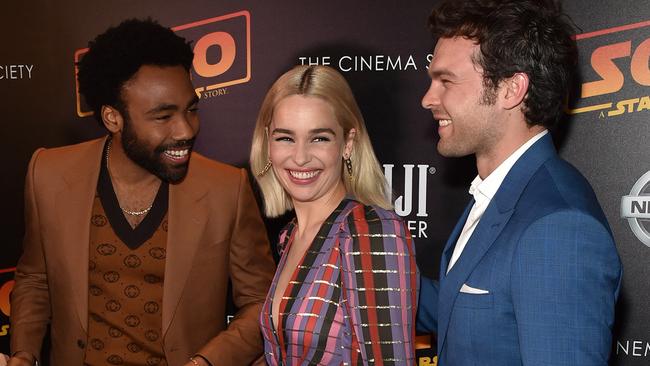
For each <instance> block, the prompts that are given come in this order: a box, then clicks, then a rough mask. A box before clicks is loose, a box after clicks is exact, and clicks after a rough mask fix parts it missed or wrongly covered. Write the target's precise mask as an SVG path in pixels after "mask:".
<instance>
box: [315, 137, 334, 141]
mask: <svg viewBox="0 0 650 366" xmlns="http://www.w3.org/2000/svg"><path fill="white" fill-rule="evenodd" d="M327 141H330V139H329V137H326V136H316V137H314V142H327Z"/></svg>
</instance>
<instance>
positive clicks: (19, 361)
mask: <svg viewBox="0 0 650 366" xmlns="http://www.w3.org/2000/svg"><path fill="white" fill-rule="evenodd" d="M7 361H9V362H8V363H5V362H7ZM34 361H36V360H35V359H34V356H32V355H31V354H29V353H27V352H22V351H21V352H16V354H15V355H14V356H13V357H11V358H8V357H7V356H6V355H4V354H3V355H2V356H0V366H4V365H7V366H32V365H34V364H35V363H36V362H34Z"/></svg>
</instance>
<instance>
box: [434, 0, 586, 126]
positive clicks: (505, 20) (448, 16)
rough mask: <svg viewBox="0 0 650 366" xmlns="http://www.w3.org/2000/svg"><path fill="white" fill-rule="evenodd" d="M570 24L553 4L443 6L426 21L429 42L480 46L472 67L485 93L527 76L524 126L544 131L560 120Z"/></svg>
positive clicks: (569, 71)
mask: <svg viewBox="0 0 650 366" xmlns="http://www.w3.org/2000/svg"><path fill="white" fill-rule="evenodd" d="M572 24H573V22H572V21H571V20H570V19H569V18H568V16H566V15H565V14H563V13H562V8H561V5H560V4H559V2H557V1H554V0H446V1H443V3H442V4H441V5H440V6H438V7H437V8H436V9H434V11H433V12H432V13H431V16H430V17H429V27H430V29H431V32H432V34H433V36H434V37H436V38H440V37H443V38H451V37H465V38H468V39H471V40H474V41H476V43H477V44H478V45H479V46H480V50H481V52H480V54H479V55H476V59H475V60H474V63H475V64H477V65H478V66H480V67H481V68H482V69H483V77H484V82H483V84H484V86H485V88H486V91H487V92H494V91H495V90H496V89H497V88H498V87H499V83H500V82H501V81H502V80H504V79H506V78H509V77H511V76H513V75H514V74H515V73H518V72H523V73H525V74H527V75H528V78H529V89H528V95H527V96H526V99H525V100H524V106H523V112H524V115H525V118H526V122H527V123H528V124H529V125H542V126H544V127H547V128H551V127H553V126H555V125H556V124H557V122H558V121H559V120H560V118H561V117H562V109H563V105H564V100H565V98H566V95H567V92H568V89H569V87H570V85H571V83H572V78H573V72H574V70H575V66H576V63H577V49H576V44H575V40H574V39H573V38H572V35H573V34H574V33H575V31H574V28H573V26H572Z"/></svg>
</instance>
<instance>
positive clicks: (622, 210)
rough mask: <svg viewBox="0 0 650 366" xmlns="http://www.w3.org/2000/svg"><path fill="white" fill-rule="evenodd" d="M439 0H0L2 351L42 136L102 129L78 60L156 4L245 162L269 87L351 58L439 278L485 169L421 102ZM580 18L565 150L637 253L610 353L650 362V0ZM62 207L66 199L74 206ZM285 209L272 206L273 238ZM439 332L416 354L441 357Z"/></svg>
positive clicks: (406, 210) (229, 157) (630, 256)
mask: <svg viewBox="0 0 650 366" xmlns="http://www.w3.org/2000/svg"><path fill="white" fill-rule="evenodd" d="M435 5H436V0H426V1H425V0H411V1H395V0H383V1H376V0H375V1H372V0H357V1H354V2H350V1H343V0H332V1H297V0H284V1H261V0H259V1H222V0H186V1H167V2H160V1H154V0H140V1H123V0H120V1H111V2H99V1H81V0H62V1H57V2H54V1H46V2H38V4H35V3H31V2H16V1H12V2H9V3H7V4H3V5H2V10H1V11H0V39H1V40H2V43H1V45H2V46H1V47H2V52H1V53H0V96H1V99H0V111H1V112H2V114H1V115H2V131H3V133H2V136H3V139H2V140H3V141H5V143H3V144H2V149H3V150H4V151H5V153H4V154H3V156H5V157H6V158H7V160H5V161H4V164H3V173H2V177H1V178H0V184H1V186H0V191H1V192H3V194H4V197H3V205H2V219H1V220H0V225H2V232H3V233H4V235H3V237H4V239H3V243H2V247H0V351H2V352H7V351H8V349H9V344H8V343H9V337H8V332H9V330H10V329H9V328H10V326H9V318H8V316H9V314H10V312H11V309H10V305H9V293H10V291H11V288H12V286H13V280H12V279H13V271H14V267H15V265H16V261H17V260H18V257H19V255H20V251H21V249H20V247H21V240H22V235H23V227H24V226H23V201H22V200H23V184H24V176H25V173H26V170H27V163H28V161H29V158H30V156H31V154H32V152H33V151H34V150H35V149H37V148H38V147H41V146H44V147H54V146H60V145H67V144H73V143H78V142H81V141H84V140H88V139H91V138H94V137H97V136H101V135H102V134H104V131H102V130H101V129H100V128H99V126H98V124H97V123H96V122H95V120H94V119H93V118H92V117H91V116H90V112H89V110H88V109H87V108H86V107H85V106H84V104H83V101H81V100H80V98H79V96H78V94H77V90H76V82H75V67H74V63H75V61H76V60H78V59H79V58H80V57H83V53H84V52H85V47H86V46H87V44H88V41H89V40H91V39H92V38H94V37H95V36H96V35H97V34H99V33H101V32H103V31H104V30H106V29H107V28H108V27H109V26H112V25H117V24H118V23H119V22H121V21H122V20H124V19H126V18H132V17H138V18H143V17H152V18H153V19H156V20H158V21H159V22H160V23H161V24H163V25H166V26H169V27H172V28H173V29H174V30H175V31H176V32H178V33H179V34H180V35H182V36H183V37H185V38H187V39H188V40H192V41H193V47H194V51H195V63H194V65H195V67H194V69H193V71H192V76H193V80H194V84H195V87H196V88H197V92H198V93H199V94H200V97H201V102H200V117H201V132H200V134H199V137H198V141H197V145H196V149H197V151H199V152H201V153H203V154H204V155H207V156H209V157H211V158H213V159H216V160H220V161H223V162H226V163H229V164H233V165H236V166H242V167H245V166H247V160H248V152H249V147H250V141H251V136H252V131H253V126H254V123H255V119H256V116H257V111H258V109H259V107H260V104H261V102H262V98H263V97H264V95H265V93H266V91H267V89H268V88H269V87H270V85H271V84H272V82H273V81H274V80H275V79H276V78H277V77H278V76H279V75H281V74H282V73H283V72H285V71H286V70H288V69H290V68H291V67H292V66H294V65H298V64H320V65H329V66H331V67H334V68H336V69H337V70H339V71H341V73H342V74H343V75H344V76H345V78H346V79H347V80H348V81H349V83H350V85H351V86H352V89H353V91H354V92H355V95H356V97H357V100H358V102H359V105H360V107H361V110H362V112H363V113H364V117H365V120H366V124H367V126H368V130H369V133H370V136H371V138H372V142H373V145H374V147H375V150H376V152H377V155H378V158H379V160H380V162H381V163H382V165H383V169H384V172H385V174H386V177H387V178H388V181H389V182H390V184H391V186H392V190H393V191H394V194H395V197H394V203H395V210H396V212H397V213H398V214H399V215H400V216H402V217H403V218H404V220H406V221H407V223H408V227H409V229H410V230H411V233H412V235H413V237H414V238H415V242H416V245H417V252H418V263H419V266H420V269H421V272H422V273H423V274H424V275H428V276H431V277H435V276H436V274H437V272H438V262H439V259H440V254H441V251H442V248H443V246H444V243H445V240H446V238H447V236H448V235H449V233H450V232H451V229H452V227H453V225H454V224H455V222H456V220H457V219H458V217H459V215H460V214H461V211H462V210H463V208H464V206H465V204H466V202H467V200H468V199H469V195H468V193H467V189H468V187H469V183H470V182H471V180H472V179H473V177H474V176H475V175H476V170H475V167H474V161H473V160H472V159H471V158H464V159H445V158H442V157H440V156H439V155H438V154H437V152H436V149H435V146H436V142H437V134H436V132H435V131H436V126H435V125H434V122H433V121H432V119H431V114H430V113H429V112H427V111H425V110H424V109H422V108H421V106H420V99H421V97H422V95H423V94H424V93H425V91H426V89H427V87H428V80H429V79H428V77H427V74H426V66H427V64H428V62H429V61H430V57H431V52H432V50H433V46H434V44H435V40H434V39H432V38H431V36H430V35H429V33H428V30H427V27H426V20H427V17H428V14H429V13H430V10H431V9H432V8H433V7H434V6H435ZM565 9H566V10H567V12H568V13H569V14H570V15H571V17H572V18H573V20H574V22H575V24H576V26H577V29H578V31H577V34H576V39H577V43H578V47H579V51H580V54H581V56H580V57H581V59H580V82H579V83H578V85H576V86H575V88H574V90H573V91H572V94H571V97H570V98H569V100H568V102H567V118H566V120H565V121H564V122H563V123H562V125H561V126H560V128H559V129H558V130H557V131H556V132H555V133H554V137H555V141H556V144H557V146H558V149H559V151H560V153H561V155H562V156H563V157H564V158H565V159H567V160H568V161H570V162H571V163H572V164H574V165H575V166H577V167H578V168H579V169H580V170H581V171H582V173H583V174H584V175H585V176H586V177H587V179H588V180H589V181H590V182H591V183H592V185H593V186H594V189H595V191H596V193H597V195H598V198H599V200H600V202H601V204H602V206H603V208H604V210H605V213H606V214H607V217H608V219H609V222H610V224H611V226H612V229H613V231H614V235H615V237H616V242H617V246H618V250H619V253H620V255H621V258H622V261H623V265H624V279H623V290H622V294H621V298H620V300H619V305H618V309H617V324H616V333H615V337H614V344H613V345H612V364H613V365H647V364H648V362H650V313H649V312H648V311H647V309H648V304H649V303H650V197H649V196H650V144H648V142H647V138H648V136H650V88H648V86H650V65H649V63H650V4H648V2H647V0H567V1H565ZM62 214H63V213H62ZM284 220H286V218H284V219H277V220H272V221H268V231H269V236H270V238H271V241H275V237H276V235H277V231H278V229H279V228H280V227H281V226H282V225H283V224H284V223H285V222H284ZM428 339H429V338H428V336H424V337H422V338H420V342H419V343H418V344H419V346H418V347H420V349H419V350H418V356H419V357H418V364H419V365H435V364H436V359H435V356H434V355H435V350H433V349H429V348H428Z"/></svg>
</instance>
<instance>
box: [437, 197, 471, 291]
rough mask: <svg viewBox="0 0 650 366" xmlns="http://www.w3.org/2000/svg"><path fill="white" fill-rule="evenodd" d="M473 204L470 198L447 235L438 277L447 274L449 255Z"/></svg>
mask: <svg viewBox="0 0 650 366" xmlns="http://www.w3.org/2000/svg"><path fill="white" fill-rule="evenodd" d="M473 205H474V199H471V200H470V201H469V203H468V204H467V206H466V207H465V211H463V214H462V215H461V216H460V219H458V221H457V222H456V226H454V230H452V232H451V234H450V235H449V239H447V243H446V244H445V249H444V251H443V252H442V258H441V263H440V277H439V278H440V279H442V278H443V277H444V276H446V275H447V267H449V260H451V255H452V253H453V252H454V247H455V246H456V241H457V240H458V237H459V236H460V233H461V231H462V230H463V226H465V221H467V216H469V212H470V211H471V210H472V206H473Z"/></svg>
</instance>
